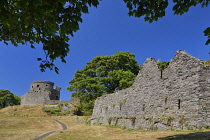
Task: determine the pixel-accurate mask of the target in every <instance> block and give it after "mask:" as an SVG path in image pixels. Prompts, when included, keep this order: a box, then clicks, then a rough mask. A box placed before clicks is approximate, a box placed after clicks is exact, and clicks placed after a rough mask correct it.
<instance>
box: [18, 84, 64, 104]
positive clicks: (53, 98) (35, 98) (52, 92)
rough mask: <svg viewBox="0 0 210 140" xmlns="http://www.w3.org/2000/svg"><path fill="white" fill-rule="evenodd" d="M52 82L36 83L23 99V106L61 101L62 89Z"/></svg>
mask: <svg viewBox="0 0 210 140" xmlns="http://www.w3.org/2000/svg"><path fill="white" fill-rule="evenodd" d="M53 86H54V83H53V82H50V81H34V82H32V84H31V86H30V90H29V91H28V93H26V94H24V95H23V96H22V97H21V105H44V104H49V103H53V102H57V101H59V100H60V90H61V88H60V87H58V86H56V87H55V88H53Z"/></svg>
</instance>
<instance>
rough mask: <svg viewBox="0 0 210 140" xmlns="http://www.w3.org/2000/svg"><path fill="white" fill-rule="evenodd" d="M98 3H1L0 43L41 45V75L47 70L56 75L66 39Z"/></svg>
mask: <svg viewBox="0 0 210 140" xmlns="http://www.w3.org/2000/svg"><path fill="white" fill-rule="evenodd" d="M98 4H99V3H98V0H53V1H46V0H1V1H0V41H3V42H4V43H5V44H7V45H8V41H10V42H11V43H12V44H13V45H14V46H18V45H19V44H20V43H21V44H28V43H29V44H30V47H31V48H35V47H34V44H35V43H42V44H43V47H42V48H43V50H44V51H45V54H46V58H45V59H42V58H38V59H37V60H38V61H41V64H40V68H41V71H45V69H46V68H49V69H51V70H52V69H54V70H55V71H56V72H57V73H58V68H57V67H55V65H54V64H53V61H54V60H55V59H56V58H60V59H61V61H62V62H64V63H65V62H66V61H65V59H64V58H65V57H66V56H67V53H68V52H69V44H68V43H67V42H68V41H69V39H70V38H69V36H68V35H71V36H72V37H73V36H74V32H76V31H77V30H79V22H82V18H81V15H82V13H88V7H91V6H95V7H97V5H98Z"/></svg>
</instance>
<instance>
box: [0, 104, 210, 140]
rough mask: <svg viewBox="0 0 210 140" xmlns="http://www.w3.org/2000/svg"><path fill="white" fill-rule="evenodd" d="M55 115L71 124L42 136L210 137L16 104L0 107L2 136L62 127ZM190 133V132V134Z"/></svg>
mask: <svg viewBox="0 0 210 140" xmlns="http://www.w3.org/2000/svg"><path fill="white" fill-rule="evenodd" d="M53 118H56V119H58V120H60V121H61V122H63V123H65V124H66V125H67V126H68V130H65V131H63V133H54V134H52V135H50V136H48V137H46V138H44V139H43V140H209V139H210V132H208V131H207V130H205V131H207V132H204V131H203V132H202V131H200V132H198V131H197V132H193V131H182V132H178V131H142V130H124V129H121V128H112V127H108V126H88V125H85V124H80V123H77V122H75V121H74V120H73V117H69V116H61V117H56V116H48V115H47V114H46V113H45V112H43V111H42V106H14V107H8V108H5V109H2V110H0V140H32V139H34V138H36V137H38V136H40V135H43V134H45V133H47V132H51V131H59V130H61V126H60V125H59V124H58V123H57V122H55V121H53V120H52V119H53ZM190 133H191V134H190Z"/></svg>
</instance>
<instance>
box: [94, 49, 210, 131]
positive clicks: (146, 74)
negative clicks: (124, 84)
mask: <svg viewBox="0 0 210 140" xmlns="http://www.w3.org/2000/svg"><path fill="white" fill-rule="evenodd" d="M91 123H92V124H94V123H100V124H103V125H117V126H120V127H126V128H131V129H138V128H142V129H163V130H165V129H177V130H181V129H199V128H202V127H206V126H210V70H209V67H206V66H204V65H203V63H202V61H201V60H199V59H197V58H194V57H192V56H191V55H189V54H187V53H186V52H184V51H177V53H176V56H175V57H174V58H173V59H172V60H171V62H170V64H169V66H168V68H166V69H165V70H164V71H163V73H162V77H161V71H160V70H159V68H158V66H157V62H156V61H155V60H154V59H153V58H147V60H146V62H145V63H144V65H143V68H142V70H141V71H140V72H139V74H138V76H137V77H136V79H135V82H134V84H133V85H132V86H131V87H130V88H127V89H125V90H121V91H118V92H116V93H113V94H110V95H107V96H103V97H100V98H98V99H97V100H96V102H95V105H94V110H93V115H92V120H91Z"/></svg>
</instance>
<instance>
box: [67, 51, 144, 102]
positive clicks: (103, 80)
mask: <svg viewBox="0 0 210 140" xmlns="http://www.w3.org/2000/svg"><path fill="white" fill-rule="evenodd" d="M139 70H140V66H139V65H138V63H137V61H136V60H135V55H134V54H132V53H129V52H119V53H117V54H114V55H112V56H97V57H95V58H93V59H92V61H91V62H88V63H87V65H86V66H85V67H84V68H83V70H78V71H77V72H76V73H75V75H74V78H73V79H72V80H71V81H70V82H69V84H71V86H69V87H67V89H68V90H69V91H74V93H73V94H72V97H77V98H79V99H80V100H81V102H84V103H89V102H93V101H95V99H96V98H97V97H100V96H102V95H103V94H108V93H113V92H115V91H117V90H121V89H125V88H127V87H129V86H131V85H132V84H133V82H134V79H135V77H136V75H137V74H138V72H139Z"/></svg>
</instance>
